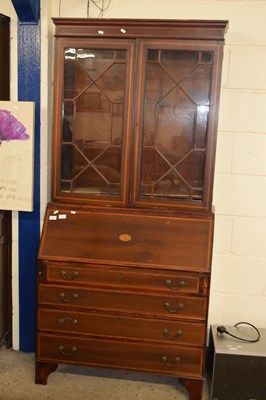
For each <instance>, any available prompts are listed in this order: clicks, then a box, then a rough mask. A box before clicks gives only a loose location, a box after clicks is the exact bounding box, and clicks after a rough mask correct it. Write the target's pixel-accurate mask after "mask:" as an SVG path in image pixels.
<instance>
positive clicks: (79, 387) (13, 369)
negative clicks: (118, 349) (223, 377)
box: [0, 347, 209, 400]
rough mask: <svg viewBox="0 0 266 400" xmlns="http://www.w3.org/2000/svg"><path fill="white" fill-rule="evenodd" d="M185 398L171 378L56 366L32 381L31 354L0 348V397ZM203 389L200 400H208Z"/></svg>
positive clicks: (45, 399) (44, 399)
mask: <svg viewBox="0 0 266 400" xmlns="http://www.w3.org/2000/svg"><path fill="white" fill-rule="evenodd" d="M37 399H38V400H55V399H56V400H188V395H187V392H186V390H185V389H184V388H183V387H181V386H180V385H179V384H178V380H177V379H174V378H171V377H170V378H167V377H160V376H155V375H148V374H141V373H133V372H125V371H116V370H107V369H98V368H97V369H96V368H80V367H69V366H60V367H59V368H58V369H57V371H56V372H53V373H52V374H51V375H50V377H49V379H48V385H47V386H42V385H35V383H34V354H29V353H26V354H25V353H21V352H17V351H13V350H7V349H6V348H5V347H1V348H0V400H37ZM208 399H209V397H208V395H207V390H206V388H205V393H204V397H203V400H208Z"/></svg>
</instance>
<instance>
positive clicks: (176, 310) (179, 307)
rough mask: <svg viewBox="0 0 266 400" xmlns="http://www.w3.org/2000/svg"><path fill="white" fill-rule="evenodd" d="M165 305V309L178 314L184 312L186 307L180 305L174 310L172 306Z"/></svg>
mask: <svg viewBox="0 0 266 400" xmlns="http://www.w3.org/2000/svg"><path fill="white" fill-rule="evenodd" d="M164 305H165V307H166V308H167V310H168V311H169V312H170V313H177V312H179V311H181V310H183V309H184V307H185V306H184V304H183V303H179V304H178V306H177V307H176V308H172V306H171V304H170V303H165V304H164Z"/></svg>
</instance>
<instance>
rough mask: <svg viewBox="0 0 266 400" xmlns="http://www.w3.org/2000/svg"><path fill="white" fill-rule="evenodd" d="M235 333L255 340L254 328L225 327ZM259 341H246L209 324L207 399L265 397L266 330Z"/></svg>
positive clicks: (239, 399) (262, 330)
mask: <svg viewBox="0 0 266 400" xmlns="http://www.w3.org/2000/svg"><path fill="white" fill-rule="evenodd" d="M226 330H227V331H228V332H230V333H232V334H233V335H235V336H240V337H243V338H246V339H249V338H250V339H254V338H256V336H257V334H256V332H255V331H254V329H253V328H251V327H247V326H244V327H243V326H242V325H241V327H233V326H226ZM259 331H260V335H261V337H260V340H259V341H258V342H256V343H247V342H243V341H240V340H237V339H235V338H232V337H230V336H229V335H227V334H226V333H224V334H222V335H221V334H219V333H217V325H213V326H211V329H210V342H209V352H208V357H207V376H208V383H209V390H210V400H266V329H259Z"/></svg>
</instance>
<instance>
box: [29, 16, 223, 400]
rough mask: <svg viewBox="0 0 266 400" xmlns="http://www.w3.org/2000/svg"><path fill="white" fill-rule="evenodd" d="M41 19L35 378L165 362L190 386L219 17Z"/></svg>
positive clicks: (202, 317) (205, 233) (202, 304)
mask: <svg viewBox="0 0 266 400" xmlns="http://www.w3.org/2000/svg"><path fill="white" fill-rule="evenodd" d="M54 23H55V28H56V29H55V60H56V62H55V91H54V133H53V137H54V139H53V161H52V196H53V199H52V200H53V201H52V203H50V204H48V206H47V210H46V215H45V222H44V226H43V232H42V237H41V242H40V247H39V253H38V260H37V268H38V297H37V302H38V307H37V341H36V342H37V349H36V383H41V384H46V382H47V378H48V376H49V374H50V373H51V372H53V371H54V370H55V369H56V367H57V364H58V363H67V364H68V363H70V364H77V365H79V364H81V365H88V366H90V365H93V366H105V367H112V368H124V369H130V370H138V371H148V372H154V373H163V374H166V375H174V376H176V377H178V378H179V379H180V382H181V383H182V384H183V385H184V386H185V387H186V388H187V390H188V392H189V395H190V399H191V400H199V399H200V398H201V396H202V387H203V386H202V385H203V380H204V360H205V336H206V324H207V313H208V300H209V286H210V276H211V258H212V241H213V228H214V215H213V213H212V189H213V176H214V162H215V147H216V135H217V122H218V109H219V94H220V82H221V67H222V54H223V45H224V32H225V29H226V26H227V22H226V21H193V20H188V21H180V20H165V21H164V20H134V19H125V20H119V19H113V20H112V19H110V20H105V19H102V20H98V19H97V20H96V19H71V18H64V19H58V18H55V19H54ZM107 349H108V350H107ZM122 354H123V356H121V355H122Z"/></svg>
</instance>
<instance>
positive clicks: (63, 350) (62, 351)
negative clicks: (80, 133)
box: [57, 346, 78, 356]
mask: <svg viewBox="0 0 266 400" xmlns="http://www.w3.org/2000/svg"><path fill="white" fill-rule="evenodd" d="M57 349H58V351H60V353H61V354H63V356H71V355H72V354H73V353H76V352H77V351H78V349H77V347H76V346H71V347H70V349H69V350H70V351H69V352H66V351H65V349H64V346H58V348H57Z"/></svg>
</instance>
